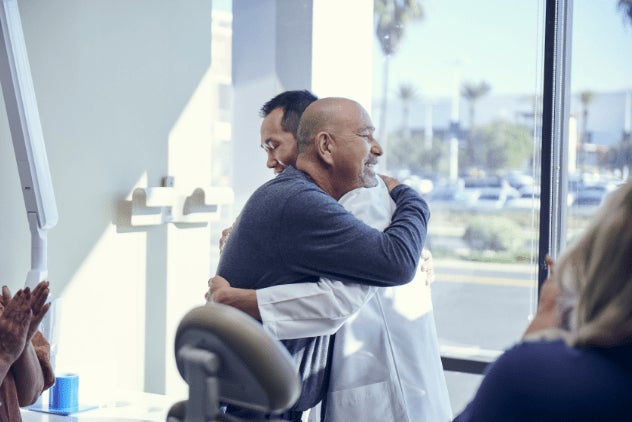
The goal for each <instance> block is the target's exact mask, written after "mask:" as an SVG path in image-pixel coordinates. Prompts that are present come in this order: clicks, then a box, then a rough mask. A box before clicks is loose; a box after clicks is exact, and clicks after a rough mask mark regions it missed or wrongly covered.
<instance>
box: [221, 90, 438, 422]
mask: <svg viewBox="0 0 632 422" xmlns="http://www.w3.org/2000/svg"><path fill="white" fill-rule="evenodd" d="M373 133H374V127H373V124H372V122H371V119H370V117H369V115H368V113H367V112H366V110H364V108H362V106H360V105H359V104H358V103H357V102H355V101H352V100H349V99H344V98H325V99H321V100H318V101H316V102H314V103H312V104H311V105H310V106H309V107H308V108H307V109H306V110H305V112H304V113H303V117H302V119H301V124H300V126H299V131H298V151H299V152H298V157H297V161H296V168H295V167H292V166H290V167H288V168H287V169H286V170H284V171H283V172H282V173H281V174H280V175H279V176H277V177H276V178H274V179H273V180H271V181H269V182H267V183H266V184H264V185H263V186H262V187H261V188H259V189H258V190H257V191H256V192H255V193H254V194H253V195H252V197H251V198H250V199H249V201H248V202H247V203H246V205H245V206H244V209H243V210H242V213H241V215H240V216H239V217H238V219H237V221H236V223H235V225H234V226H233V230H232V233H231V236H230V238H229V240H228V242H227V243H226V246H225V249H224V252H223V253H222V256H221V259H220V263H219V266H218V270H217V274H218V275H220V276H222V277H224V278H226V279H228V280H230V282H231V284H232V286H233V287H237V288H249V289H260V288H264V287H269V286H274V285H279V284H288V283H295V282H301V281H302V282H316V281H317V280H318V279H319V277H321V276H324V277H331V278H335V279H337V280H342V281H347V282H354V283H361V284H370V285H375V286H394V285H401V284H405V283H407V282H408V281H410V280H411V279H412V278H413V277H414V275H415V273H416V269H417V264H418V260H419V256H420V254H421V249H422V247H423V242H424V240H425V235H426V227H427V221H428V218H429V211H428V207H427V204H426V203H425V201H424V200H423V199H422V198H421V197H419V195H418V194H417V193H416V192H415V191H414V190H413V189H411V188H409V187H407V186H405V185H402V184H400V183H399V182H398V181H396V180H395V179H392V178H385V181H386V185H387V187H388V190H389V193H390V196H391V198H392V199H393V201H394V203H395V207H396V209H395V211H394V213H393V217H392V221H391V224H390V225H389V226H388V227H387V228H386V229H385V230H384V231H383V232H381V231H379V230H377V229H374V228H371V227H369V226H367V225H366V224H364V223H362V222H361V221H359V220H358V219H356V218H355V217H354V216H353V215H351V214H349V213H348V212H347V211H346V210H345V209H344V208H343V207H342V206H341V205H340V204H339V203H338V202H337V200H338V199H340V198H341V197H342V196H343V195H345V194H346V193H348V192H350V191H352V190H354V189H357V188H360V187H372V186H375V185H377V183H378V181H377V179H376V175H375V173H374V170H373V167H374V165H375V164H376V163H377V159H378V157H379V156H380V155H381V154H382V149H381V147H380V145H379V144H378V142H377V141H376V140H375V138H374V137H373ZM284 344H285V346H286V347H287V348H288V350H289V351H290V353H291V354H292V355H293V356H294V358H295V359H296V361H297V364H298V365H299V370H300V374H301V377H302V380H303V391H302V394H301V397H300V398H299V400H298V401H297V403H296V405H295V406H294V408H293V409H292V411H291V412H289V413H288V414H287V415H282V416H283V417H284V418H286V419H287V420H300V417H301V413H302V411H304V410H306V409H309V408H311V407H313V406H314V405H316V404H317V403H319V402H320V401H321V400H322V398H323V397H324V395H325V393H326V388H327V381H328V375H329V365H328V364H329V355H330V350H331V347H330V346H331V345H330V337H329V336H318V337H309V338H303V339H294V340H286V341H284ZM229 413H234V414H239V412H238V411H232V410H230V409H229Z"/></svg>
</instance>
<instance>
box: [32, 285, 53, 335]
mask: <svg viewBox="0 0 632 422" xmlns="http://www.w3.org/2000/svg"><path fill="white" fill-rule="evenodd" d="M48 285H49V282H48V281H40V282H39V284H38V285H37V286H35V288H34V289H33V292H32V293H31V312H32V318H31V324H30V325H29V330H28V333H27V339H28V340H30V339H31V338H33V335H34V334H35V332H36V331H37V329H38V327H39V324H40V322H42V319H43V318H44V315H46V312H48V309H49V308H50V303H46V300H47V299H48V293H49V289H48Z"/></svg>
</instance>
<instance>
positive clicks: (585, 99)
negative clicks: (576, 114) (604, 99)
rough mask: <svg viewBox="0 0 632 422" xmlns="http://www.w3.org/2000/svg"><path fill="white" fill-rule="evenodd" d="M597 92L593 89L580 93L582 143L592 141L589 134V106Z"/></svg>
mask: <svg viewBox="0 0 632 422" xmlns="http://www.w3.org/2000/svg"><path fill="white" fill-rule="evenodd" d="M594 97H595V94H594V93H593V92H591V91H583V92H581V93H580V94H579V100H580V101H581V103H582V136H581V140H582V143H584V144H586V143H589V142H590V137H589V136H588V108H589V106H590V103H591V102H592V100H593V98H594Z"/></svg>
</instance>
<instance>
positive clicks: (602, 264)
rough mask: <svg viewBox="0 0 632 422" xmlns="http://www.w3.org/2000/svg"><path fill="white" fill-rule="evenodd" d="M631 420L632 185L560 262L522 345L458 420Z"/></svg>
mask: <svg viewBox="0 0 632 422" xmlns="http://www.w3.org/2000/svg"><path fill="white" fill-rule="evenodd" d="M549 263H550V264H551V263H552V261H549ZM631 418H632V179H630V180H628V181H627V182H626V183H625V184H623V185H622V186H620V187H619V188H618V189H617V190H615V191H614V192H612V193H611V194H610V195H609V197H608V198H607V200H606V202H605V203H604V205H603V206H602V208H601V209H600V210H599V212H598V213H597V215H596V216H595V217H594V219H593V221H592V222H591V224H590V225H589V227H588V228H587V229H586V231H585V232H584V234H583V235H582V236H581V238H580V239H579V240H578V241H576V242H575V243H574V244H572V245H571V246H570V247H569V248H568V249H567V250H566V251H564V253H563V254H562V255H561V256H560V258H559V260H558V262H557V263H556V264H555V268H554V269H552V271H551V274H550V276H549V278H548V279H547V281H546V282H545V283H544V285H543V288H542V292H541V297H540V306H539V307H538V313H537V315H536V317H535V318H534V320H533V321H532V323H531V325H530V326H529V328H528V329H527V331H526V334H525V337H524V341H523V342H522V343H520V344H518V345H516V346H514V347H513V348H511V349H509V350H507V351H506V352H505V353H503V355H501V356H500V357H499V358H498V360H497V361H496V362H494V363H493V364H492V365H491V366H490V368H489V370H488V371H487V374H486V375H485V378H484V379H483V381H482V383H481V385H480V387H479V389H478V391H477V392H476V395H475V397H474V399H473V400H472V402H471V403H470V404H469V405H468V406H467V407H466V409H465V410H464V412H463V413H461V414H460V415H459V416H457V417H456V419H455V421H458V422H465V421H497V420H503V421H562V420H564V421H566V420H567V421H615V420H616V421H620V420H630V419H631Z"/></svg>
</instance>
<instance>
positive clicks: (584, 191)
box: [573, 183, 617, 207]
mask: <svg viewBox="0 0 632 422" xmlns="http://www.w3.org/2000/svg"><path fill="white" fill-rule="evenodd" d="M616 188H617V185H616V184H614V183H599V184H594V185H588V186H583V187H581V188H579V189H578V190H577V192H576V193H575V200H574V201H573V205H575V206H578V207H581V206H599V205H601V204H602V203H603V201H604V199H605V198H606V196H608V194H609V193H610V192H612V191H613V190H615V189H616Z"/></svg>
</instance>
